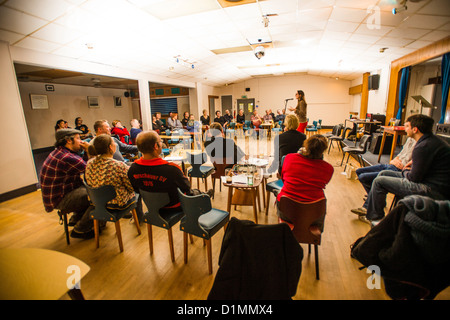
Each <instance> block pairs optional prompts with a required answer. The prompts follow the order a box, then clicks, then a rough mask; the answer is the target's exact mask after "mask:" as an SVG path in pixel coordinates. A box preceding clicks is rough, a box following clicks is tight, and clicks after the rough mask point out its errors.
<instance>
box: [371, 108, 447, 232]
mask: <svg viewBox="0 0 450 320" xmlns="http://www.w3.org/2000/svg"><path fill="white" fill-rule="evenodd" d="M433 123H434V120H433V119H432V118H431V117H428V116H425V115H422V114H415V115H412V116H409V117H408V118H407V119H406V122H405V131H406V134H407V136H408V137H411V138H413V139H414V140H415V141H416V145H415V147H414V149H413V152H412V160H411V161H410V162H409V163H408V164H406V165H405V167H404V168H403V170H402V171H400V172H397V171H391V170H384V171H381V172H380V173H379V174H378V176H377V177H376V178H375V179H374V180H373V183H372V188H371V189H370V192H369V195H368V197H367V215H366V216H365V217H364V216H362V220H363V221H365V222H368V223H370V224H371V225H374V224H377V223H378V222H379V220H381V219H382V218H384V215H385V213H384V208H385V206H386V195H387V194H388V193H393V194H395V195H396V196H398V197H400V198H404V197H406V196H408V195H414V194H415V195H421V196H427V197H430V198H432V199H435V200H446V199H450V146H449V145H448V144H447V143H446V142H445V141H443V140H441V139H439V138H438V137H437V136H435V135H434V134H433V133H432V130H433Z"/></svg>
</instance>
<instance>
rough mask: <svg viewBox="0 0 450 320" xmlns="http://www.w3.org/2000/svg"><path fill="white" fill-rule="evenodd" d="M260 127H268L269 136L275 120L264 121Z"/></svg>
mask: <svg viewBox="0 0 450 320" xmlns="http://www.w3.org/2000/svg"><path fill="white" fill-rule="evenodd" d="M260 127H261V128H262V129H267V136H268V137H270V135H271V132H272V128H273V122H263V123H261V125H260Z"/></svg>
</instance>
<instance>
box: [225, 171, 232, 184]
mask: <svg viewBox="0 0 450 320" xmlns="http://www.w3.org/2000/svg"><path fill="white" fill-rule="evenodd" d="M232 177H233V169H232V168H227V169H225V180H226V182H227V183H231V182H232V181H233V178H232Z"/></svg>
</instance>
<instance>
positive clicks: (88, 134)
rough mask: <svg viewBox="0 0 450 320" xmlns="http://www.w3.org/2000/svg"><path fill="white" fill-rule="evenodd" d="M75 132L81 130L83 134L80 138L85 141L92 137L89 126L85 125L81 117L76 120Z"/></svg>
mask: <svg viewBox="0 0 450 320" xmlns="http://www.w3.org/2000/svg"><path fill="white" fill-rule="evenodd" d="M75 130H80V131H81V132H83V133H81V134H80V137H81V139H83V140H84V139H86V138H89V137H92V134H91V131H90V130H89V128H88V127H87V125H85V124H83V119H81V117H76V118H75Z"/></svg>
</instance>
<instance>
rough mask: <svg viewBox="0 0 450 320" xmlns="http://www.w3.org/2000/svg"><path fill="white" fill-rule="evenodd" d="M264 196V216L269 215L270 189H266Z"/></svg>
mask: <svg viewBox="0 0 450 320" xmlns="http://www.w3.org/2000/svg"><path fill="white" fill-rule="evenodd" d="M266 198H267V203H266V216H267V215H269V201H270V191H266Z"/></svg>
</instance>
